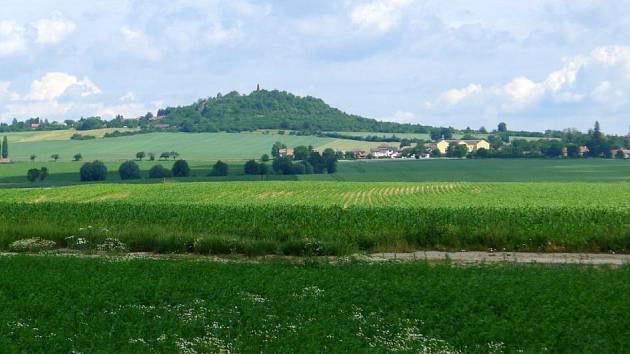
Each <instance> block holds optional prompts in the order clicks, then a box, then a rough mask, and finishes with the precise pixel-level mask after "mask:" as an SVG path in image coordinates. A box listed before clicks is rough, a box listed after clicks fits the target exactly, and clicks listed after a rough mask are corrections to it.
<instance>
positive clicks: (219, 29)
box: [205, 22, 241, 45]
mask: <svg viewBox="0 0 630 354" xmlns="http://www.w3.org/2000/svg"><path fill="white" fill-rule="evenodd" d="M239 27H240V25H237V26H234V27H231V28H226V27H224V26H223V25H222V24H221V23H220V22H215V23H214V24H213V25H212V27H210V28H209V29H208V30H206V31H205V40H206V43H208V44H210V45H222V44H232V43H234V42H236V41H237V40H238V39H239V38H240V36H241V31H240V29H239Z"/></svg>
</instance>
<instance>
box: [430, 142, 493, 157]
mask: <svg viewBox="0 0 630 354" xmlns="http://www.w3.org/2000/svg"><path fill="white" fill-rule="evenodd" d="M451 144H457V145H466V148H467V149H468V152H474V151H477V150H479V149H486V150H490V143H488V142H487V141H485V140H483V139H479V140H444V139H442V140H439V141H438V142H437V143H435V148H437V149H438V150H439V151H440V153H442V154H446V151H447V150H448V147H449V146H451Z"/></svg>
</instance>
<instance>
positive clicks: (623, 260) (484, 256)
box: [370, 251, 630, 266]
mask: <svg viewBox="0 0 630 354" xmlns="http://www.w3.org/2000/svg"><path fill="white" fill-rule="evenodd" d="M370 257H371V258H375V259H401V260H427V261H442V260H445V259H450V260H451V261H453V262H457V263H499V262H514V263H542V264H591V265H616V266H621V265H624V264H630V255H628V254H604V253H529V252H439V251H418V252H413V253H374V254H372V255H370Z"/></svg>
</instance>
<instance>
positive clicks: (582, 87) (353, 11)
mask: <svg viewBox="0 0 630 354" xmlns="http://www.w3.org/2000/svg"><path fill="white" fill-rule="evenodd" d="M629 14H630V1H626V0H617V1H605V2H601V1H594V0H571V1H560V0H556V1H543V0H528V1H504V0H479V1H466V0H452V1H443V0H438V1H431V0H361V1H360V0H338V1H333V0H330V1H321V0H301V1H298V0H296V1H287V0H226V1H221V0H204V1H202V0H197V1H193V0H137V1H132V0H127V1H125V0H102V1H97V0H94V1H82V0H81V1H80V0H28V1H24V0H2V7H1V9H0V120H3V121H7V120H10V119H12V118H13V117H17V118H19V119H24V118H28V117H31V116H41V117H45V118H49V119H51V120H55V119H73V118H78V117H80V116H87V115H101V116H103V117H111V116H113V115H116V114H123V115H125V116H127V117H131V116H137V115H139V114H143V113H145V112H147V111H153V112H155V111H156V109H157V108H159V107H164V106H167V105H181V104H188V103H191V102H193V101H195V100H196V99H198V98H200V97H208V96H214V95H216V93H218V92H223V93H225V92H228V91H231V90H238V91H239V92H244V93H248V92H250V91H251V90H253V89H254V88H255V87H256V84H257V83H260V84H261V86H262V87H263V88H267V89H279V90H287V91H290V92H293V93H295V94H299V95H312V96H316V97H320V98H323V99H324V100H325V101H327V102H329V103H330V104H332V105H333V106H336V107H339V108H341V109H342V110H344V111H347V112H349V113H356V114H360V115H364V116H367V117H372V118H378V119H384V120H394V121H400V122H418V123H423V124H431V125H444V126H449V125H451V126H455V127H459V128H464V127H466V126H470V127H473V128H478V127H480V126H481V125H484V126H486V127H488V128H490V127H495V126H496V124H497V122H499V121H506V122H507V123H508V126H509V127H510V128H512V129H530V130H544V129H546V128H552V129H557V128H565V127H574V128H578V129H582V130H584V129H588V128H589V127H591V126H592V124H593V122H594V121H595V120H599V121H600V122H601V123H602V127H603V128H604V130H605V131H607V132H611V133H620V134H621V133H625V132H626V131H627V130H628V125H630V101H629V100H628V95H629V94H630V33H629V31H630V16H628V15H629Z"/></svg>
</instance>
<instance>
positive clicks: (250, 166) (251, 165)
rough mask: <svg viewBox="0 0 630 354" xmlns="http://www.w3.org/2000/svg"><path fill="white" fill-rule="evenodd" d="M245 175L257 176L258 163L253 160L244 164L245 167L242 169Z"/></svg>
mask: <svg viewBox="0 0 630 354" xmlns="http://www.w3.org/2000/svg"><path fill="white" fill-rule="evenodd" d="M243 170H244V171H245V174H246V175H256V174H258V162H256V161H255V160H249V161H247V162H245V166H244V167H243Z"/></svg>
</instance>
